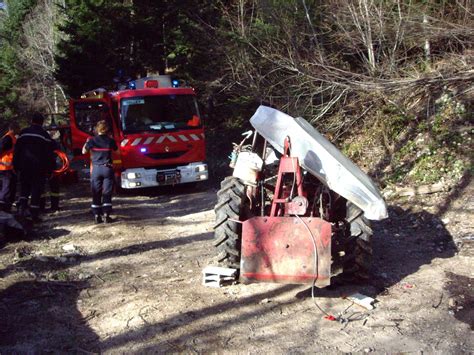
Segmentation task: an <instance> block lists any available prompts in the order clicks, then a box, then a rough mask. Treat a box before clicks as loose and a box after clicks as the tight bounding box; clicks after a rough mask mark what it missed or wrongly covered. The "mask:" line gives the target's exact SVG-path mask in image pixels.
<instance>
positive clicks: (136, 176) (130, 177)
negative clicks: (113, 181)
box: [127, 173, 141, 180]
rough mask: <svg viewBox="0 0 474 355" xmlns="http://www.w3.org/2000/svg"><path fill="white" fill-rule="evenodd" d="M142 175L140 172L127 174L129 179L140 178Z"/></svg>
mask: <svg viewBox="0 0 474 355" xmlns="http://www.w3.org/2000/svg"><path fill="white" fill-rule="evenodd" d="M140 177H141V175H140V173H128V174H127V179H129V180H133V179H138V178H140Z"/></svg>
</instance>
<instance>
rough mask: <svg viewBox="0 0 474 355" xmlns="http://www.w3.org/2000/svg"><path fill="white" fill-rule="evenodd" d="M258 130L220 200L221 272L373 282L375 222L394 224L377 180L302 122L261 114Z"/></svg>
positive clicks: (248, 278) (237, 153) (235, 159)
mask: <svg viewBox="0 0 474 355" xmlns="http://www.w3.org/2000/svg"><path fill="white" fill-rule="evenodd" d="M250 122H251V124H252V126H253V127H254V128H255V131H254V132H248V133H247V134H246V137H245V138H244V139H243V140H242V142H241V143H240V144H238V145H236V146H235V147H234V151H233V153H232V162H231V166H232V167H233V168H234V172H233V175H232V176H230V177H227V178H225V179H224V181H222V183H221V189H220V190H219V191H218V193H217V196H218V200H217V205H216V206H215V213H216V224H215V238H214V245H215V246H216V248H217V251H218V256H217V258H218V261H219V263H220V265H222V266H226V267H231V268H236V269H239V275H240V280H241V281H243V282H255V281H268V282H283V283H313V284H314V285H316V286H318V287H325V286H327V285H329V284H330V281H331V277H334V276H337V275H341V276H343V277H344V278H350V279H367V278H368V277H369V268H370V263H371V256H372V246H371V241H372V229H371V227H370V222H369V220H381V219H383V218H386V217H387V209H386V205H385V202H384V201H383V199H382V197H381V196H380V194H379V192H378V190H377V188H376V187H375V185H374V184H373V182H372V181H371V179H370V178H369V177H368V176H367V175H366V174H364V173H363V172H362V171H361V170H360V169H359V168H358V167H357V166H356V165H354V164H353V163H352V162H351V161H350V160H349V159H348V158H346V157H345V156H344V155H342V153H341V152H340V151H339V150H337V148H336V147H335V146H333V145H332V144H331V143H330V142H329V141H328V140H327V139H326V138H324V137H323V136H322V135H321V134H320V133H319V132H318V131H317V130H315V129H314V128H313V127H312V126H311V125H310V124H309V123H307V122H306V121H305V120H304V119H302V118H293V117H291V116H288V115H286V114H284V113H282V112H280V111H278V110H275V109H272V108H269V107H265V106H260V107H259V109H258V110H257V112H256V113H255V114H254V116H253V117H252V118H251V120H250ZM250 137H253V138H252V141H251V143H250V144H246V142H247V141H248V140H250Z"/></svg>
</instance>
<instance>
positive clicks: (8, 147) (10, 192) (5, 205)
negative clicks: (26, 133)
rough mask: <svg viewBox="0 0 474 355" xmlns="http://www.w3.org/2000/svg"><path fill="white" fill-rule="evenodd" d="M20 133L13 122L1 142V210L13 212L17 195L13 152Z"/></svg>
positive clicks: (16, 124)
mask: <svg viewBox="0 0 474 355" xmlns="http://www.w3.org/2000/svg"><path fill="white" fill-rule="evenodd" d="M18 132H20V127H19V126H18V123H16V122H12V123H10V125H9V126H8V132H7V133H6V134H5V135H4V136H3V137H2V139H1V140H0V182H1V185H2V189H1V190H0V210H2V211H4V212H8V213H10V212H11V207H12V204H13V202H14V201H15V194H16V174H15V171H14V170H13V150H14V147H15V143H16V136H17V135H18Z"/></svg>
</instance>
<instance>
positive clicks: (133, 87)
mask: <svg viewBox="0 0 474 355" xmlns="http://www.w3.org/2000/svg"><path fill="white" fill-rule="evenodd" d="M128 88H129V89H130V90H135V89H136V88H137V84H136V83H135V82H134V81H130V82H129V83H128Z"/></svg>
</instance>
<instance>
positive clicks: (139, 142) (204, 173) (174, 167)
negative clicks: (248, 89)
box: [69, 75, 209, 189]
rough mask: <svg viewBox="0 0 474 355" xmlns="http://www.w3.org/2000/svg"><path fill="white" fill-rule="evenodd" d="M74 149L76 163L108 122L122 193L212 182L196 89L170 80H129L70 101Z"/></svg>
mask: <svg viewBox="0 0 474 355" xmlns="http://www.w3.org/2000/svg"><path fill="white" fill-rule="evenodd" d="M69 109H70V125H71V136H72V150H73V154H74V156H75V158H76V159H87V157H86V156H83V155H82V152H81V150H82V146H83V145H84V143H85V142H86V140H87V139H88V138H89V137H91V136H92V135H93V134H94V127H95V125H96V123H97V122H98V121H100V120H106V121H107V122H108V123H109V126H110V127H111V130H112V132H111V135H112V137H113V138H114V139H115V141H116V142H117V146H118V147H119V149H118V151H117V152H114V155H113V165H114V171H115V176H116V179H117V182H118V183H119V186H120V187H121V188H123V189H135V188H143V187H152V186H161V185H176V184H183V183H195V182H200V181H203V180H207V179H208V176H209V175H208V168H207V164H206V163H205V158H206V156H205V136H204V128H203V124H202V119H201V116H200V114H199V109H198V105H197V100H196V94H195V92H194V89H192V88H188V87H179V83H178V82H177V81H175V80H173V81H171V79H170V77H169V76H165V75H161V76H156V77H147V78H142V79H138V80H135V81H131V82H129V83H128V84H127V85H126V87H124V88H123V89H121V90H117V91H107V90H105V89H96V90H92V91H89V92H87V93H85V94H83V95H82V96H81V98H80V99H73V100H71V101H70V106H69Z"/></svg>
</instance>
